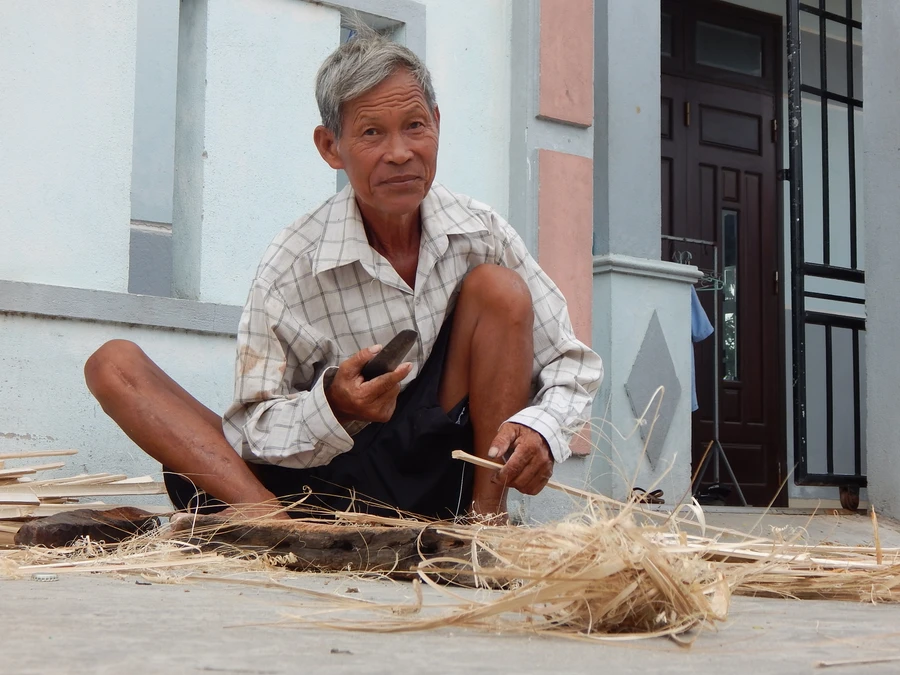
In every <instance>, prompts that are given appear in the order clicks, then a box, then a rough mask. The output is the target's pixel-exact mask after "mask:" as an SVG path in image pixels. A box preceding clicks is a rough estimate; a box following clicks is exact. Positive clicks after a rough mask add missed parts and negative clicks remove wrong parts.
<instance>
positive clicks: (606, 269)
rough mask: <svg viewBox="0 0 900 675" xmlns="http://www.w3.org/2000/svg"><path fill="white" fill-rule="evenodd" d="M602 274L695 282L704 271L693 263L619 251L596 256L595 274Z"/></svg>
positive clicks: (685, 282)
mask: <svg viewBox="0 0 900 675" xmlns="http://www.w3.org/2000/svg"><path fill="white" fill-rule="evenodd" d="M602 274H627V275H631V276H638V277H649V278H651V279H664V280H666V281H675V282H678V283H684V284H694V283H696V282H697V280H698V279H700V278H701V277H702V276H703V273H702V272H700V270H698V269H697V268H696V267H694V266H693V265H682V264H679V263H674V262H666V261H665V260H650V259H649V258H635V257H632V256H629V255H621V254H618V253H610V254H607V255H596V256H594V276H598V275H602Z"/></svg>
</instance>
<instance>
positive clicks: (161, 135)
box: [131, 0, 180, 223]
mask: <svg viewBox="0 0 900 675" xmlns="http://www.w3.org/2000/svg"><path fill="white" fill-rule="evenodd" d="M179 6H180V2H179V0H138V24H137V31H138V32H137V59H136V65H135V92H134V162H133V168H132V182H131V217H132V218H134V219H135V220H149V221H153V222H157V223H171V222H172V187H173V181H174V176H173V172H174V165H175V84H176V69H177V65H178V10H179Z"/></svg>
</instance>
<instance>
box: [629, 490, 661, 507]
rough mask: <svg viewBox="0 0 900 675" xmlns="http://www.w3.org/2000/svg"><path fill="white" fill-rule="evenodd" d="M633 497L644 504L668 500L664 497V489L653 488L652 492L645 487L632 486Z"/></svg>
mask: <svg viewBox="0 0 900 675" xmlns="http://www.w3.org/2000/svg"><path fill="white" fill-rule="evenodd" d="M631 498H632V499H633V500H634V501H636V502H642V503H644V504H665V503H666V500H665V499H663V491H662V490H653V491H651V492H647V491H646V490H645V489H644V488H639V487H636V488H632V490H631Z"/></svg>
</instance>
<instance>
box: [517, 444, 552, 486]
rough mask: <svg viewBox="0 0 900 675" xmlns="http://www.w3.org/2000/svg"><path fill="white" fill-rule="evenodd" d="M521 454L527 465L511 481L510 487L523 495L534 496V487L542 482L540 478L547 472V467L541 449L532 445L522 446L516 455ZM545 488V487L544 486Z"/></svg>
mask: <svg viewBox="0 0 900 675" xmlns="http://www.w3.org/2000/svg"><path fill="white" fill-rule="evenodd" d="M519 452H521V453H522V454H523V455H524V461H525V465H524V466H523V467H522V471H521V472H520V473H519V475H518V476H516V477H515V478H511V479H510V487H514V488H515V489H516V490H518V491H519V492H521V493H523V494H532V493H533V490H534V487H533V485H537V484H538V483H539V482H540V477H541V475H543V473H544V472H545V471H546V466H545V464H544V462H543V461H542V459H541V457H540V449H539V448H534V447H533V446H531V445H528V446H523V445H520V446H519V447H518V448H516V453H519ZM510 461H512V458H510ZM542 487H543V486H542Z"/></svg>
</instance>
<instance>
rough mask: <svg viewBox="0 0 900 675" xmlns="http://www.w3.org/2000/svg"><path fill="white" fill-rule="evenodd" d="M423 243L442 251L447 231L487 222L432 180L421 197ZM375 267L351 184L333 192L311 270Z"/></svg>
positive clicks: (475, 228)
mask: <svg viewBox="0 0 900 675" xmlns="http://www.w3.org/2000/svg"><path fill="white" fill-rule="evenodd" d="M421 209H422V245H423V246H428V247H431V248H433V249H435V250H436V252H437V253H439V254H442V253H443V252H444V251H445V250H446V248H447V236H448V235H454V234H455V235H474V234H478V233H481V232H487V231H488V228H487V226H486V225H485V224H484V223H483V222H482V221H481V219H479V218H476V217H475V216H474V215H473V214H472V213H471V212H470V211H469V210H468V209H466V208H464V207H463V205H462V204H461V203H460V199H459V197H457V196H456V195H455V194H453V193H452V192H450V191H449V190H448V189H447V188H445V187H444V186H443V185H441V184H440V183H437V182H435V183H432V185H431V189H430V190H429V191H428V194H427V195H425V199H424V200H422V206H421ZM357 261H358V262H360V263H362V265H363V266H364V267H367V268H369V269H374V268H375V267H376V258H375V250H374V249H373V248H372V247H371V246H369V240H368V237H366V229H365V226H364V225H363V221H362V215H361V214H360V212H359V207H358V206H357V204H356V193H355V192H354V191H353V188H352V187H351V186H350V185H347V186H346V187H345V188H344V189H343V190H341V191H340V192H339V193H338V194H336V195H335V196H334V197H333V198H332V201H331V206H330V208H329V209H328V213H327V216H326V219H325V226H324V228H323V231H322V238H321V240H320V243H319V247H318V250H317V251H316V258H315V262H314V265H313V272H314V273H315V274H319V273H321V272H324V271H326V270H329V269H335V268H337V267H341V266H343V265H348V264H350V263H353V262H357Z"/></svg>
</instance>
